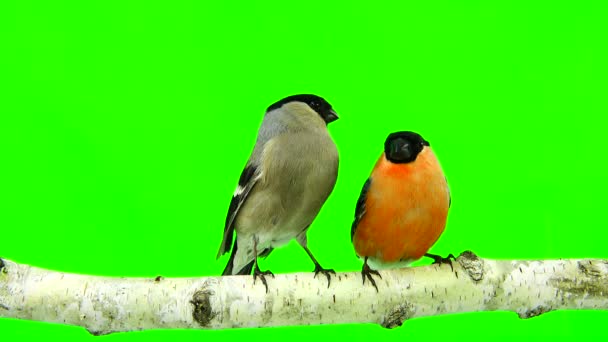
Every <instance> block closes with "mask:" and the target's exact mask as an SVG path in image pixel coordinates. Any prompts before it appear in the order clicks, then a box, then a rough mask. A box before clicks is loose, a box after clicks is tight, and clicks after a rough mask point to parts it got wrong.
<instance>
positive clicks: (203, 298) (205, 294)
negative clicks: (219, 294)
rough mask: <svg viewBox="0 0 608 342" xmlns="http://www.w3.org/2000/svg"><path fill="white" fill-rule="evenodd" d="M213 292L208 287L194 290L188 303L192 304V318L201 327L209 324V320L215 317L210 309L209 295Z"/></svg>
mask: <svg viewBox="0 0 608 342" xmlns="http://www.w3.org/2000/svg"><path fill="white" fill-rule="evenodd" d="M214 294H215V293H214V292H213V291H211V290H208V289H202V290H199V291H196V292H195V293H194V295H193V296H192V300H191V301H190V303H191V304H192V305H193V306H194V309H193V310H192V318H194V320H195V321H196V322H197V323H198V324H200V325H201V326H203V327H206V326H208V325H209V322H211V320H212V319H213V318H214V317H215V313H214V312H213V311H212V310H211V300H210V298H211V296H213V295H214Z"/></svg>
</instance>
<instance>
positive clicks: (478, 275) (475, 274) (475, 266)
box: [456, 251, 484, 281]
mask: <svg viewBox="0 0 608 342" xmlns="http://www.w3.org/2000/svg"><path fill="white" fill-rule="evenodd" d="M456 260H458V263H460V266H462V268H464V269H465V271H467V273H468V274H469V276H470V277H471V279H473V280H475V281H480V280H482V279H483V272H484V270H483V260H482V259H481V258H479V257H478V256H477V255H475V253H473V252H471V251H464V252H462V254H460V255H459V256H458V258H457V259H456Z"/></svg>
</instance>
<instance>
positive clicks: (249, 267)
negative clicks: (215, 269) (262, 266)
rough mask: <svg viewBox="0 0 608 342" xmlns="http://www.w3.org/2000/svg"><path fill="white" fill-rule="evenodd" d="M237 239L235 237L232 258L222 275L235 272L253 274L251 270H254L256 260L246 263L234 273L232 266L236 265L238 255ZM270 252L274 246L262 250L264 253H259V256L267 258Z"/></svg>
mask: <svg viewBox="0 0 608 342" xmlns="http://www.w3.org/2000/svg"><path fill="white" fill-rule="evenodd" d="M236 241H237V240H236V239H235V240H234V246H232V252H231V253H230V259H228V264H226V267H225V268H224V272H222V275H233V274H238V275H245V274H251V271H252V270H253V262H254V261H255V260H251V262H250V263H248V264H247V265H245V267H243V268H241V269H240V270H239V271H238V272H237V273H232V268H233V266H234V257H235V256H236V250H237V249H238V247H237V244H236ZM270 252H272V248H266V249H264V250H263V251H262V253H260V254H259V255H258V258H265V257H267V256H268V255H269V254H270Z"/></svg>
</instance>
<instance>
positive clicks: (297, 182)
mask: <svg viewBox="0 0 608 342" xmlns="http://www.w3.org/2000/svg"><path fill="white" fill-rule="evenodd" d="M337 119H338V116H337V114H336V112H334V110H333V109H332V106H331V105H330V104H329V103H328V102H327V101H326V100H324V99H323V98H321V97H319V96H316V95H307V94H302V95H293V96H289V97H286V98H284V99H282V100H280V101H278V102H276V103H274V104H272V105H271V106H270V107H268V109H267V110H266V113H265V115H264V118H263V120H262V124H261V126H260V129H259V131H258V136H257V140H256V142H255V146H254V148H253V151H252V152H251V156H250V157H249V160H248V161H247V164H246V166H245V169H244V170H243V172H242V173H241V176H240V178H239V182H238V186H237V188H236V191H235V192H234V195H233V196H232V200H231V201H230V206H229V208H228V215H227V217H226V224H225V227H224V237H223V240H222V243H221V245H220V249H219V251H218V254H217V257H218V258H219V257H220V256H222V255H223V254H224V253H227V252H229V251H230V250H231V249H232V253H231V254H230V259H229V260H228V264H227V265H226V268H225V269H224V272H223V273H222V274H223V275H230V274H251V271H252V269H253V277H254V280H255V278H256V277H260V279H261V280H262V283H263V284H264V286H265V287H266V292H268V285H267V283H266V279H265V277H264V275H269V274H270V275H272V273H271V272H270V271H265V272H262V271H260V268H259V266H258V262H257V260H258V257H265V256H267V255H269V254H270V252H272V250H273V248H277V247H280V246H282V245H285V244H286V243H288V242H289V241H291V240H292V239H296V241H297V242H298V243H299V244H300V246H302V248H304V250H305V251H306V253H307V254H308V256H309V257H310V259H311V260H312V262H313V263H314V264H315V270H314V272H315V276H316V275H317V274H318V273H319V272H321V273H323V274H324V275H325V276H326V277H327V281H328V286H329V281H330V275H329V274H330V273H335V272H334V271H333V270H331V269H324V268H322V267H321V265H319V263H318V262H317V260H316V259H315V257H314V256H313V255H312V253H311V252H310V250H309V249H308V247H307V240H306V232H307V230H308V227H310V225H311V223H312V221H313V220H314V219H315V217H316V216H317V214H318V213H319V211H320V210H321V207H322V206H323V204H324V203H325V200H326V199H327V197H328V196H329V194H330V193H331V192H332V190H333V188H334V185H335V183H336V178H337V176H338V150H337V148H336V145H335V144H334V142H333V140H332V138H331V136H330V135H329V131H328V130H327V125H328V124H329V123H331V122H333V121H335V120H337ZM234 232H236V239H235V241H234V244H233V241H232V240H233V234H234Z"/></svg>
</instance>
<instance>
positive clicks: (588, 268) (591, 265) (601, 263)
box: [578, 260, 608, 277]
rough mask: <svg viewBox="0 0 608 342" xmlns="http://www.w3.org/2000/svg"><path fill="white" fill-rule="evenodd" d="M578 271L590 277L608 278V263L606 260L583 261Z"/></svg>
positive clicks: (580, 262)
mask: <svg viewBox="0 0 608 342" xmlns="http://www.w3.org/2000/svg"><path fill="white" fill-rule="evenodd" d="M578 269H579V271H581V272H582V273H583V274H585V275H586V276H589V277H608V275H607V274H608V261H605V260H581V261H579V262H578Z"/></svg>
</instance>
